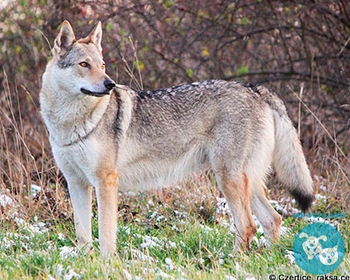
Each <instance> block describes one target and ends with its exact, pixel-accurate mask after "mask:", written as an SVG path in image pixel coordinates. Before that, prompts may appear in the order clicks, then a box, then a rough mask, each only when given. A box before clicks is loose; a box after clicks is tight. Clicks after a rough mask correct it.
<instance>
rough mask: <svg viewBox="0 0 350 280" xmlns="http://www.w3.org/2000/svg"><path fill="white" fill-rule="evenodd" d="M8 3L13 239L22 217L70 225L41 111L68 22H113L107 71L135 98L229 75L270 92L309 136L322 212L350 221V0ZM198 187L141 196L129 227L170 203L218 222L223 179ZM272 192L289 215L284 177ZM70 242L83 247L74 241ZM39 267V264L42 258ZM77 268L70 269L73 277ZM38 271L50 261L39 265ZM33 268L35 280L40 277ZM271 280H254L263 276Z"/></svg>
mask: <svg viewBox="0 0 350 280" xmlns="http://www.w3.org/2000/svg"><path fill="white" fill-rule="evenodd" d="M8 2H9V3H8V4H6V2H4V3H3V4H0V7H1V8H0V65H1V69H0V202H1V203H0V218H1V223H2V229H3V230H5V231H7V230H17V229H18V228H19V225H18V223H17V222H16V221H15V219H14V217H20V218H21V219H24V220H25V221H30V222H31V223H34V224H35V223H36V222H35V221H38V220H40V221H44V222H45V221H50V223H51V225H54V226H53V228H52V231H53V232H56V235H57V228H56V227H57V225H58V224H63V225H65V226H67V227H68V228H69V225H70V224H71V217H72V211H71V207H70V202H69V199H68V196H67V194H66V189H65V181H64V179H63V178H62V176H61V174H60V173H59V170H58V169H57V167H56V166H55V163H54V160H53V158H52V154H51V151H50V146H49V143H48V137H47V136H48V135H47V132H46V129H45V127H44V125H43V122H42V119H41V117H40V110H39V102H38V94H39V89H40V86H41V75H42V73H43V72H44V69H45V65H46V63H47V60H48V59H49V58H50V49H51V46H52V43H53V39H54V38H55V36H56V35H57V33H58V28H59V25H60V23H61V22H62V21H63V20H65V19H68V20H69V21H70V22H71V23H72V25H73V27H74V29H75V31H76V33H77V37H80V36H84V35H86V34H87V33H88V32H89V31H90V30H91V29H92V28H93V26H94V24H95V23H96V22H97V21H99V20H100V21H102V23H103V26H104V35H103V47H104V57H105V60H106V62H107V72H108V73H109V74H110V76H111V77H114V79H115V80H116V81H117V82H118V83H121V84H127V85H130V86H132V87H134V88H136V89H141V88H144V89H154V88H159V87H168V86H172V85H177V84H183V83H189V82H193V81H199V80H205V79H211V78H220V79H226V80H231V79H236V80H240V81H242V82H245V83H247V82H249V83H261V84H264V85H266V86H268V87H269V88H271V89H273V90H275V91H276V92H277V93H278V94H279V96H280V97H281V98H282V99H283V100H284V101H285V102H286V105H287V108H288V111H289V113H290V116H291V118H292V120H293V121H294V123H295V126H296V127H297V128H298V131H299V133H300V137H301V141H302V144H303V147H304V151H305V154H306V157H307V161H308V163H309V166H310V169H311V171H312V174H313V178H314V182H315V187H316V189H317V192H318V193H320V194H322V195H324V196H326V202H322V203H321V202H318V204H317V206H316V209H317V208H318V209H321V211H324V212H326V213H327V212H344V213H346V217H347V218H348V217H349V210H348V209H349V205H350V164H349V160H350V144H349V138H350V137H349V132H350V118H349V115H350V2H349V1H348V0H328V1H325V0H313V1H309V0H305V1H297V0H295V1H273V0H256V1H254V0H242V1H220V0H195V1H186V0H183V1H182V0H178V1H175V0H174V1H172V0H159V1H136V0H135V1H134V0H126V1H122V0H119V1H109V0H100V1H70V0H61V1H55V0H49V1H46V0H20V1H8ZM198 185H201V186H202V194H199V193H197V192H193V194H192V193H191V191H189V193H188V194H187V195H185V194H181V195H182V197H181V196H180V194H173V193H170V192H168V191H161V192H155V193H156V194H157V197H158V198H157V199H155V198H154V197H153V193H148V194H147V195H146V197H147V198H145V199H143V200H142V199H141V201H143V202H145V203H144V204H140V202H139V201H138V200H137V199H136V198H135V197H134V196H131V197H130V196H128V195H126V196H125V195H122V196H121V201H120V209H121V210H122V211H121V214H120V216H121V219H122V220H123V221H124V222H125V223H126V224H128V223H131V225H133V223H134V222H135V220H136V222H140V221H141V224H142V223H145V224H146V225H147V224H148V222H147V221H148V220H149V219H150V216H149V215H148V214H149V212H150V210H149V209H148V210H147V207H146V206H145V205H148V204H147V203H148V202H149V199H148V198H151V200H152V201H154V203H155V206H153V208H152V209H155V208H156V205H157V203H160V204H161V205H169V207H170V208H171V209H175V210H176V209H177V207H179V206H178V204H179V201H181V203H180V204H181V205H185V206H186V207H187V209H188V212H189V213H191V214H193V216H194V217H197V218H199V220H201V221H205V223H209V224H210V225H213V224H215V219H216V218H215V217H216V216H215V215H216V214H215V213H216V208H215V207H216V202H217V196H218V195H217V193H216V188H215V182H212V180H211V178H210V175H206V176H204V177H203V178H202V179H198V180H197V179H196V180H192V181H191V182H190V183H189V184H187V185H186V187H187V188H188V189H190V190H193V189H197V188H198ZM212 185H214V186H212ZM203 186H206V187H203ZM270 187H271V190H270V196H271V197H272V198H274V199H276V200H278V201H279V202H281V203H282V204H283V205H285V206H286V207H287V208H288V207H290V205H291V201H290V200H289V199H288V196H285V195H284V193H283V191H282V190H281V189H279V187H278V185H276V182H275V181H274V180H273V176H272V180H271V184H270ZM276 190H278V191H276ZM203 191H204V195H205V196H204V198H203ZM5 197H6V198H10V200H11V201H12V203H6V201H7V202H9V200H6V198H5ZM136 197H137V198H139V197H138V196H136ZM3 201H5V202H3ZM142 205H143V206H142ZM210 205H211V206H210ZM145 207H146V208H145ZM142 209H144V210H142ZM145 209H146V210H145ZM170 212H171V211H170ZM165 216H166V217H167V216H169V213H168V215H165ZM287 216H288V215H287ZM210 217H211V218H210ZM170 220H171V219H170ZM345 220H346V219H345ZM345 220H344V219H343V220H342V221H339V226H340V228H342V229H344V234H345V235H346V236H349V231H348V230H349V224H348V223H347V222H346V221H345ZM142 221H143V222H142ZM188 221H189V222H190V224H192V223H193V221H192V220H188ZM291 223H292V224H293V222H291ZM142 226H144V224H142ZM197 226H198V224H197ZM154 227H159V225H154V224H153V223H151V228H154ZM70 229H72V228H70ZM170 229H171V226H170ZM66 230H67V232H69V230H68V229H66ZM168 230H169V228H168ZM223 230H225V229H223ZM194 231H196V230H194ZM200 231H201V230H199V231H198V232H200ZM198 232H197V233H198ZM0 234H1V230H0ZM67 235H68V236H71V239H69V238H68V239H69V240H71V243H74V242H73V241H72V240H74V235H72V233H67ZM49 236H51V235H49ZM49 238H52V237H49ZM55 238H56V239H57V236H56V237H55ZM179 242H180V241H179ZM63 244H65V241H59V243H58V245H57V246H61V247H62V246H63ZM128 244H129V243H128ZM16 246H17V245H16ZM16 246H15V247H16ZM130 246H131V245H130ZM135 246H136V245H135ZM215 246H221V245H220V244H216V245H215ZM201 248H202V249H203V247H201ZM164 250H166V248H165V249H164ZM203 250H204V251H203V252H206V253H208V251H206V250H205V249H203ZM11 252H12V251H11ZM203 252H202V251H199V253H198V254H203ZM184 254H185V253H184ZM186 254H187V253H186ZM6 256H8V255H6ZM122 256H123V255H122ZM186 256H188V254H187V255H186ZM278 256H279V255H278ZM124 257H125V255H124ZM129 257H130V256H129ZM153 257H159V258H160V259H161V260H162V262H163V263H164V262H165V259H166V257H165V256H163V255H161V256H153ZM122 258H123V257H122ZM131 258H132V257H131ZM193 258H194V257H193ZM240 258H249V257H247V256H246V257H244V256H240ZM279 258H280V257H276V259H279ZM38 259H39V261H40V257H38ZM44 259H45V258H44ZM190 259H191V258H190ZM263 259H264V258H262V260H263ZM31 261H32V259H31ZM35 261H37V258H36V257H35ZM274 261H275V262H277V260H274ZM179 262H180V260H179ZM283 262H285V261H283ZM53 263H55V259H54V260H53ZM82 263H84V262H82ZM209 263H212V262H209ZM214 263H216V262H214ZM253 263H254V261H253ZM277 263H278V262H277ZM0 264H1V261H0ZM56 264H57V263H56ZM248 264H249V262H248ZM279 264H281V263H279ZM70 265H72V264H70ZM94 265H95V264H94ZM96 265H97V264H96ZM119 265H120V264H119ZM230 265H232V263H231V264H230ZM230 265H229V266H230ZM67 266H69V265H66V266H65V268H64V269H65V270H67V273H68V272H69V269H68V268H67ZM82 266H83V265H82ZM201 266H202V265H199V264H198V266H197V265H195V266H194V268H193V271H196V269H198V268H199V269H201V268H203V266H202V267H201ZM215 266H216V265H214V267H215ZM33 267H40V264H37V263H35V262H34V264H33ZM204 267H206V266H205V265H204ZM210 267H212V266H210ZM248 267H250V264H249V265H248ZM34 270H35V269H34ZM246 270H248V271H254V270H253V269H252V268H246ZM23 271H24V272H23V273H24V274H28V275H31V269H30V268H28V269H26V268H24V269H23ZM38 271H39V272H38ZM40 271H41V270H40V269H39V270H36V271H35V273H34V275H40V273H43V275H48V274H50V273H51V272H50V271H45V270H44V272H42V271H41V272H40ZM193 271H192V272H193ZM229 271H230V272H231V273H233V274H236V272H237V271H239V270H237V267H236V266H235V268H234V269H233V268H232V267H231V270H229ZM56 272H57V271H56ZM56 272H55V273H56ZM260 272H261V271H260ZM260 272H259V271H255V272H252V273H253V275H259V273H260ZM101 273H102V272H101ZM193 273H194V272H193ZM218 273H219V274H220V273H221V272H218ZM194 274H195V273H194ZM265 274H267V271H265ZM62 275H63V274H62ZM121 275H124V276H125V274H123V273H122V274H121ZM220 275H221V274H220ZM222 275H225V273H223V274H222ZM236 275H238V274H236ZM242 275H244V274H242ZM56 276H57V275H56ZM124 276H123V277H124ZM43 277H44V276H43ZM57 277H58V278H59V277H60V275H58V276H57ZM200 277H202V276H200ZM44 278H45V277H44Z"/></svg>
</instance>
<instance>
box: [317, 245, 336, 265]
mask: <svg viewBox="0 0 350 280" xmlns="http://www.w3.org/2000/svg"><path fill="white" fill-rule="evenodd" d="M319 257H320V262H321V263H322V264H324V265H332V264H335V263H336V262H337V260H338V245H337V246H334V247H333V248H325V249H322V250H321V252H320V256H319Z"/></svg>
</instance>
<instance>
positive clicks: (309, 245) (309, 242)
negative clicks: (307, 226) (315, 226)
mask: <svg viewBox="0 0 350 280" xmlns="http://www.w3.org/2000/svg"><path fill="white" fill-rule="evenodd" d="M299 238H306V240H305V242H304V243H303V250H304V252H305V254H306V255H307V258H308V259H309V260H312V259H313V258H314V257H315V256H316V255H317V254H319V253H321V251H322V245H321V244H320V240H323V241H327V236H325V235H321V236H320V237H316V236H309V235H307V234H306V233H304V232H302V233H301V234H300V235H299Z"/></svg>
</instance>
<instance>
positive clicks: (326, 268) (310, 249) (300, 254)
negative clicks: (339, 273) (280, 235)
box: [293, 223, 345, 274]
mask: <svg viewBox="0 0 350 280" xmlns="http://www.w3.org/2000/svg"><path fill="white" fill-rule="evenodd" d="M293 251H294V258H295V260H296V262H297V264H298V265H299V266H300V268H302V269H303V270H305V271H306V272H308V273H311V274H327V273H330V272H332V271H333V270H335V269H336V268H337V267H338V266H339V265H340V264H341V262H342V260H343V258H344V255H345V244H344V240H343V238H342V236H341V234H340V233H339V231H337V230H336V229H335V228H334V227H332V226H331V225H329V224H325V223H315V224H310V225H308V226H306V227H304V228H303V229H302V230H301V231H299V233H298V234H297V236H296V237H295V239H294V247H293Z"/></svg>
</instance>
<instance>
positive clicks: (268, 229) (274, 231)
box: [251, 182, 282, 242]
mask: <svg viewBox="0 0 350 280" xmlns="http://www.w3.org/2000/svg"><path fill="white" fill-rule="evenodd" d="M251 205H252V211H253V214H254V215H255V216H256V217H257V218H258V220H259V222H260V223H261V224H262V226H263V229H264V233H265V234H266V237H267V240H268V241H269V242H271V241H272V242H278V241H279V238H280V227H281V223H282V218H281V216H280V215H279V214H278V213H277V212H276V211H275V209H273V207H272V206H271V204H270V203H269V201H268V200H267V198H266V193H265V184H264V183H263V182H261V183H260V184H259V185H257V186H256V188H254V187H253V188H252V196H251Z"/></svg>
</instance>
